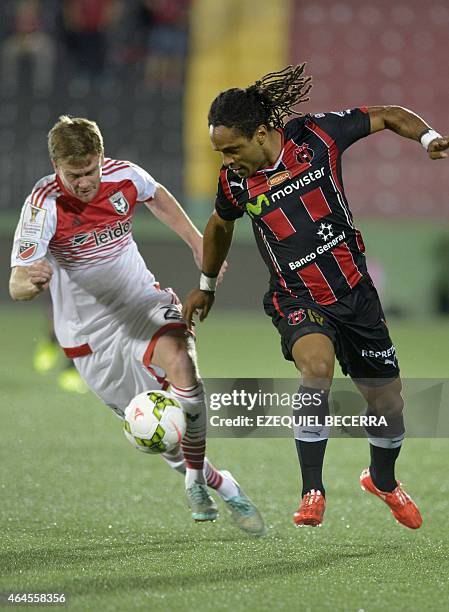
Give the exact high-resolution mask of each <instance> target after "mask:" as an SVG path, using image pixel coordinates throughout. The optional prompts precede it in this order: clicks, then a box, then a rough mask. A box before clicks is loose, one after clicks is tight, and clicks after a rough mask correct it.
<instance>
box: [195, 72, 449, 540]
mask: <svg viewBox="0 0 449 612" xmlns="http://www.w3.org/2000/svg"><path fill="white" fill-rule="evenodd" d="M304 68H305V64H301V65H299V66H296V67H291V66H290V67H288V68H286V69H285V70H283V71H281V72H278V73H270V74H268V75H266V76H265V77H263V78H262V79H261V80H259V81H257V82H256V83H255V84H254V85H251V86H250V87H248V88H246V89H237V88H233V89H228V90H227V91H224V92H222V93H220V94H219V95H218V96H217V97H216V98H215V100H214V101H213V103H212V105H211V108H210V111H209V118H208V120H209V130H210V138H211V141H212V145H213V147H214V149H215V150H216V151H219V152H220V153H221V154H222V156H223V167H222V170H221V172H220V178H219V181H218V192H217V197H216V202H215V211H214V213H213V214H212V216H211V217H210V219H209V222H208V224H207V227H206V230H205V233H204V243H203V249H204V252H203V274H202V275H201V279H200V287H199V288H198V289H195V290H193V291H192V292H191V293H190V295H189V296H188V298H187V301H186V303H185V306H184V316H185V318H186V319H187V321H188V323H189V324H191V321H192V316H193V314H194V313H198V314H199V315H200V320H203V319H204V318H205V317H206V316H207V315H208V313H209V310H210V308H211V306H212V304H213V302H214V291H215V281H216V278H217V275H218V272H219V270H220V267H221V265H222V264H223V262H224V260H225V258H226V255H227V253H228V250H229V248H230V245H231V240H232V234H233V229H234V222H235V220H236V219H239V218H240V217H242V216H243V215H244V214H245V213H246V214H247V215H248V216H249V217H250V219H251V222H252V225H253V229H254V234H255V237H256V242H257V245H258V247H259V250H260V253H261V255H262V257H263V259H264V261H265V263H266V265H267V267H268V269H269V271H270V284H269V289H268V291H267V293H266V294H265V299H264V307H265V312H266V313H267V315H269V316H270V317H271V319H272V322H273V324H274V325H275V326H276V328H277V329H278V331H279V334H280V336H281V345H282V351H283V354H284V357H285V358H286V359H288V360H291V361H293V362H294V363H295V365H296V367H297V369H298V370H299V371H300V372H301V374H302V381H301V386H300V388H299V394H298V396H297V397H298V400H297V401H296V402H295V403H294V405H293V414H294V416H295V417H298V416H308V415H312V413H311V408H310V405H311V404H313V405H314V412H313V416H318V417H323V416H324V415H325V414H327V413H328V394H329V389H330V385H331V382H332V377H333V372H334V362H335V357H337V359H338V361H339V363H340V365H341V367H342V370H343V372H344V373H345V374H349V375H350V376H351V378H352V379H353V380H354V382H355V384H356V386H357V388H358V389H359V390H360V392H361V393H362V395H363V397H364V398H365V400H366V402H367V405H368V410H367V412H368V414H369V415H373V416H377V417H380V416H384V417H385V419H386V421H387V423H388V425H387V426H383V427H382V426H380V427H379V426H376V427H374V426H373V427H367V436H368V440H369V444H370V453H371V462H370V466H369V468H367V469H365V470H364V471H363V472H362V474H361V477H360V482H361V485H362V488H363V489H365V490H368V491H369V492H371V493H373V494H375V495H377V496H378V497H380V498H381V499H382V500H383V501H385V502H386V503H387V504H388V506H389V507H390V509H391V512H392V513H393V515H394V517H395V518H396V519H397V520H398V521H399V522H400V523H402V524H403V525H406V526H407V527H410V528H411V529H417V528H418V527H420V526H421V523H422V518H421V515H420V513H419V510H418V508H417V507H416V505H415V503H414V502H413V501H412V500H411V498H410V497H409V496H408V495H407V493H405V491H404V490H403V488H402V487H401V485H400V483H398V482H397V481H396V478H395V472H394V467H395V462H396V459H397V457H398V455H399V451H400V449H401V445H402V441H403V439H404V422H403V417H402V409H403V400H402V397H401V380H400V377H399V367H398V362H397V358H396V354H395V348H394V345H393V343H392V340H391V339H390V335H389V332H388V328H387V325H386V323H385V317H384V314H383V311H382V306H381V304H380V301H379V297H378V295H377V292H376V289H375V287H374V285H373V283H372V280H371V278H370V276H369V274H368V271H367V268H366V262H365V255H364V246H363V241H362V238H361V235H360V232H359V231H358V230H357V229H356V227H355V225H354V222H353V218H352V214H351V211H350V209H349V205H348V202H347V199H346V196H345V192H344V188H343V181H342V169H341V158H342V154H343V152H344V150H345V149H346V148H347V147H349V146H350V145H351V144H353V143H354V142H356V141H357V140H359V139H360V138H363V137H364V136H368V135H369V134H373V133H374V132H378V131H380V130H384V129H389V130H392V131H393V132H395V133H396V134H398V135H400V136H404V137H406V138H411V139H413V140H416V141H418V142H421V144H422V145H423V147H424V148H425V149H426V151H427V154H428V156H429V157H430V158H431V159H440V158H445V157H447V153H446V152H445V151H446V150H447V149H448V147H449V138H448V137H447V136H446V137H442V136H441V135H440V134H438V133H437V132H435V131H434V130H433V129H432V128H431V127H430V126H429V125H428V124H427V123H426V122H425V121H423V120H422V119H421V118H420V117H418V116H417V115H416V114H414V113H413V112H411V111H409V110H406V109H404V108H402V107H399V106H373V107H368V108H366V107H362V108H354V109H348V110H344V111H341V112H332V113H326V114H322V113H320V114H317V115H305V116H302V115H300V114H298V113H294V111H293V107H294V106H295V105H296V104H298V103H300V102H304V101H306V100H308V98H307V93H308V91H309V90H310V87H311V77H310V76H306V75H305V74H304ZM292 114H296V115H298V116H297V117H295V118H293V119H291V120H290V121H287V122H286V123H285V125H284V119H286V118H287V117H288V116H289V115H292ZM311 398H313V401H311ZM295 420H296V425H295V428H294V430H295V442H296V447H297V451H298V458H299V462H300V466H301V473H302V480H303V490H302V501H301V504H300V507H299V509H298V511H297V512H295V514H294V522H295V524H296V525H313V526H315V525H319V524H321V522H322V518H323V514H324V509H325V489H324V486H323V481H322V466H323V459H324V453H325V449H326V443H327V438H328V434H329V432H328V429H327V428H326V427H324V426H322V427H320V426H317V427H307V419H299V418H296V419H295ZM317 421H318V423H322V422H323V421H324V419H323V418H319V419H318V420H317ZM380 421H381V419H379V422H380ZM301 422H306V425H304V426H302V425H301Z"/></svg>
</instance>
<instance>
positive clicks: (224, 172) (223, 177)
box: [220, 170, 240, 208]
mask: <svg viewBox="0 0 449 612" xmlns="http://www.w3.org/2000/svg"><path fill="white" fill-rule="evenodd" d="M220 181H221V186H222V187H223V191H224V194H225V196H226V198H227V199H228V200H229V201H230V202H231V204H233V205H234V206H237V208H240V206H239V205H238V202H237V200H236V199H235V198H234V196H233V195H232V192H231V187H230V186H229V183H228V172H227V170H222V171H221V172H220Z"/></svg>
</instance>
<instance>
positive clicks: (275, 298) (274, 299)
mask: <svg viewBox="0 0 449 612" xmlns="http://www.w3.org/2000/svg"><path fill="white" fill-rule="evenodd" d="M273 305H274V307H275V308H276V310H277V311H278V313H279V314H280V315H281V317H284V316H285V315H284V313H283V312H282V310H281V307H280V306H279V302H278V294H277V291H275V292H274V293H273Z"/></svg>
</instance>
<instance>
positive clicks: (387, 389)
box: [340, 280, 422, 528]
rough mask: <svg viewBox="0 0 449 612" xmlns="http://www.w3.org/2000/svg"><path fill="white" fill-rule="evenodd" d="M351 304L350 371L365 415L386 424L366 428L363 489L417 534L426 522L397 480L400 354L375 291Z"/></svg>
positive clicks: (345, 335) (363, 286)
mask: <svg viewBox="0 0 449 612" xmlns="http://www.w3.org/2000/svg"><path fill="white" fill-rule="evenodd" d="M349 299H351V300H352V302H351V303H350V304H348V305H349V306H350V308H348V312H349V315H348V316H347V320H345V321H344V325H342V326H341V329H340V342H341V346H342V352H343V353H344V357H345V366H346V370H347V371H348V373H349V374H350V376H351V378H352V379H353V381H354V383H355V384H356V386H357V388H358V389H359V391H360V392H361V393H362V395H363V397H364V398H365V400H366V402H367V406H368V408H367V413H368V414H371V415H375V416H377V417H380V416H384V417H385V418H386V421H387V425H386V426H385V425H382V424H380V425H379V426H377V427H374V426H373V427H367V428H366V432H367V436H368V440H369V443H370V455H371V462H370V467H369V468H368V469H367V470H364V471H363V472H362V475H361V477H360V480H361V484H362V487H363V488H365V489H367V490H369V491H370V492H371V493H375V494H376V495H378V496H379V497H381V498H382V499H383V500H384V501H385V502H386V503H387V504H388V505H389V506H390V509H391V510H392V512H393V514H394V516H395V517H396V518H397V519H398V520H399V521H400V522H401V523H403V524H404V525H407V526H408V527H411V528H417V527H419V526H420V524H421V522H422V519H421V516H420V514H419V511H418V508H417V507H416V506H415V504H414V502H413V501H412V500H411V499H410V497H409V496H408V495H407V494H406V493H405V491H403V489H401V487H400V486H399V485H398V483H397V481H396V477H395V464H396V460H397V458H398V455H399V453H400V450H401V448H402V443H403V440H404V435H405V428H404V420H403V415H402V411H403V408H404V402H403V399H402V396H401V390H402V383H401V379H400V377H399V366H398V362H397V357H396V350H395V347H394V345H393V341H392V340H391V338H390V334H389V331H388V327H387V324H386V322H385V316H384V313H383V309H382V305H381V303H380V300H379V296H378V295H377V292H376V289H375V287H374V285H373V284H372V283H371V282H369V280H368V281H362V282H360V283H359V284H358V285H357V287H356V288H355V289H354V291H353V292H352V295H351V297H350V298H349Z"/></svg>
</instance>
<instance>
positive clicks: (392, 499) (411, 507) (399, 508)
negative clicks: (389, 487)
mask: <svg viewBox="0 0 449 612" xmlns="http://www.w3.org/2000/svg"><path fill="white" fill-rule="evenodd" d="M397 485H398V486H397V487H396V489H394V490H393V491H391V493H386V492H384V491H380V490H379V489H378V488H377V487H376V485H375V484H374V483H373V480H372V478H371V474H370V471H369V468H366V469H365V470H363V472H362V473H361V474H360V486H361V487H362V489H363V490H364V491H369V492H370V493H372V494H373V495H377V497H380V499H382V500H383V501H384V502H385V503H386V504H387V506H388V507H389V508H390V510H391V513H392V515H393V516H394V518H395V519H396V520H397V522H398V523H401V525H405V526H406V527H409V528H410V529H419V527H421V525H422V516H421V514H420V512H419V510H418V507H417V505H416V504H415V502H414V501H413V499H412V498H411V497H410V495H408V494H407V493H406V492H405V491H404V489H403V488H402V487H401V483H400V482H398V483H397Z"/></svg>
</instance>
